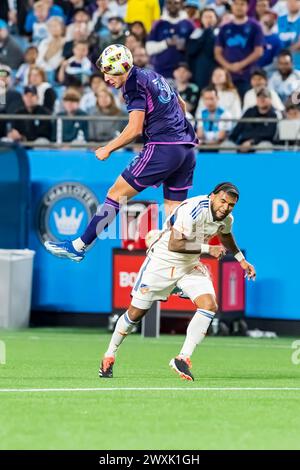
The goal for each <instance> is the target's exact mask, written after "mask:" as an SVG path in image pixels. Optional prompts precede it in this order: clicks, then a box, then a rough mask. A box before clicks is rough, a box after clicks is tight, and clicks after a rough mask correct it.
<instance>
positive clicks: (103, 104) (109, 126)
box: [89, 88, 128, 142]
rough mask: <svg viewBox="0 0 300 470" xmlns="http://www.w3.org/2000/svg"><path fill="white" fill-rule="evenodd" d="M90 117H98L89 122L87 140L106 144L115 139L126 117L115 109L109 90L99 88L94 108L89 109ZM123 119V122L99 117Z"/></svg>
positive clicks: (125, 121)
mask: <svg viewBox="0 0 300 470" xmlns="http://www.w3.org/2000/svg"><path fill="white" fill-rule="evenodd" d="M89 114H90V115H92V116H99V118H100V119H98V120H97V121H89V139H90V140H91V141H93V142H99V141H100V142H106V141H109V140H112V139H114V138H115V137H117V136H118V135H119V134H120V132H121V131H122V130H123V129H124V127H125V125H126V123H127V120H128V117H127V115H126V116H125V115H124V113H122V112H121V111H120V109H119V108H118V107H117V105H116V102H115V98H114V96H113V94H112V92H111V91H110V90H108V89H107V88H106V89H105V88H101V89H99V90H98V92H97V101H96V106H95V107H94V108H92V109H90V112H89ZM110 116H112V117H117V116H118V117H120V118H121V117H122V116H123V117H124V120H123V121H121V120H111V121H110V120H102V119H101V117H110Z"/></svg>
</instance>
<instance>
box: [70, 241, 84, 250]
mask: <svg viewBox="0 0 300 470" xmlns="http://www.w3.org/2000/svg"><path fill="white" fill-rule="evenodd" d="M72 245H73V247H74V248H75V250H76V251H83V250H84V247H85V244H84V243H83V241H82V240H81V238H76V240H73V241H72Z"/></svg>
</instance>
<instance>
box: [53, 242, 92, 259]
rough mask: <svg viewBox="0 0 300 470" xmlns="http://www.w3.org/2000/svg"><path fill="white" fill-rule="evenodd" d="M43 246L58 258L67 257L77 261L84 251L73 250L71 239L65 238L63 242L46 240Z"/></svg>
mask: <svg viewBox="0 0 300 470" xmlns="http://www.w3.org/2000/svg"><path fill="white" fill-rule="evenodd" d="M44 246H45V248H46V250H48V251H49V252H50V253H51V254H52V255H54V256H57V257H58V258H68V259H71V260H72V261H77V262H79V261H82V260H83V258H84V257H85V251H84V250H82V251H77V250H75V248H74V246H73V243H72V242H71V240H65V241H63V242H52V241H46V242H45V243H44Z"/></svg>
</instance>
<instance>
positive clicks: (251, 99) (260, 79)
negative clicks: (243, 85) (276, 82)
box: [243, 69, 284, 115]
mask: <svg viewBox="0 0 300 470" xmlns="http://www.w3.org/2000/svg"><path fill="white" fill-rule="evenodd" d="M250 83H251V87H252V88H251V89H250V90H248V91H247V93H246V94H245V97H244V106H243V113H244V112H245V111H247V109H249V108H253V106H255V105H256V95H257V92H258V91H259V90H260V89H261V88H269V87H268V77H267V74H266V72H265V71H264V70H263V69H256V70H254V71H253V72H252V74H251V81H250ZM269 89H270V88H269ZM270 93H271V100H272V106H273V108H274V109H275V111H279V113H281V112H282V111H283V110H284V105H283V103H282V101H281V99H280V98H279V96H278V94H277V93H276V91H275V90H273V89H272V88H271V89H270ZM279 115H281V114H279Z"/></svg>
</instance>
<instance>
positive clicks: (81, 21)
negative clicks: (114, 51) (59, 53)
mask: <svg viewBox="0 0 300 470" xmlns="http://www.w3.org/2000/svg"><path fill="white" fill-rule="evenodd" d="M81 25H86V27H87V30H88V33H89V34H91V33H92V32H93V30H94V27H93V23H92V21H91V17H90V14H89V13H88V12H87V11H85V10H83V9H80V10H77V11H76V12H75V14H74V17H73V23H71V24H70V25H69V26H68V27H67V32H66V42H68V41H72V39H73V37H74V28H76V26H81ZM83 27H84V26H83Z"/></svg>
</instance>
